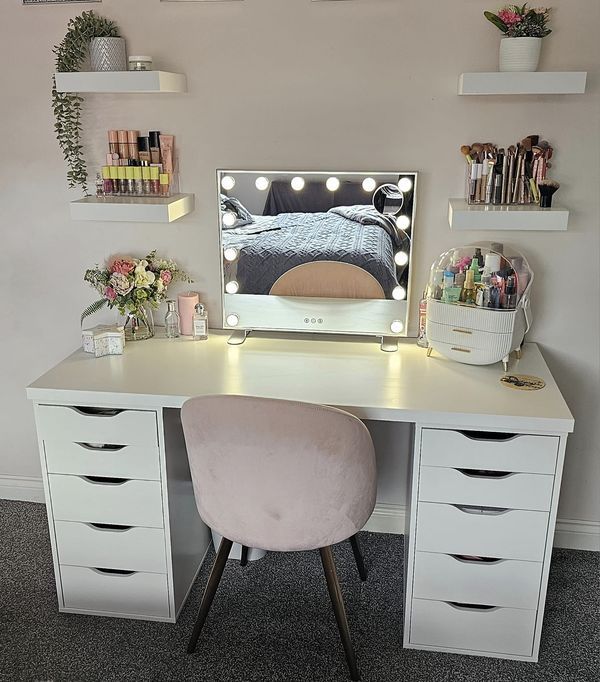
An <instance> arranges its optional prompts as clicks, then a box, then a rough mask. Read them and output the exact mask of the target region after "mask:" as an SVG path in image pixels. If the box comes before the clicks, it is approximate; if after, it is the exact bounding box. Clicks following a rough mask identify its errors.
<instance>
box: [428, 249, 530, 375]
mask: <svg viewBox="0 0 600 682" xmlns="http://www.w3.org/2000/svg"><path fill="white" fill-rule="evenodd" d="M476 249H479V250H480V252H481V255H482V257H483V258H484V259H485V261H486V262H490V263H491V262H494V263H497V264H498V266H499V267H498V272H499V274H498V275H497V282H500V280H501V279H502V277H501V275H502V274H507V273H512V274H507V277H514V279H515V280H516V289H515V291H516V292H515V293H514V294H503V295H502V296H503V298H501V299H499V301H501V302H502V304H503V305H504V306H505V307H498V308H490V307H489V306H484V305H473V304H466V303H461V302H460V301H456V302H447V300H442V297H444V291H443V285H441V284H440V274H439V273H444V279H448V280H449V279H450V278H451V275H452V274H453V269H455V268H456V264H460V263H463V264H464V263H465V261H466V260H467V259H468V257H469V255H473V253H474V252H475V250H476ZM511 252H512V253H514V254H515V255H514V256H510V257H507V256H504V255H502V254H500V253H499V252H497V251H494V250H492V249H491V245H490V244H489V243H486V244H474V245H469V246H466V247H459V248H457V249H452V250H451V251H448V252H446V253H445V254H442V255H441V256H440V257H439V258H438V259H437V260H436V261H435V262H434V263H433V265H432V267H431V277H430V282H429V288H428V294H427V316H426V336H427V342H428V344H429V349H428V355H431V352H432V351H433V350H435V351H437V352H438V353H440V355H443V356H444V357H447V358H449V359H450V360H456V362H461V363H464V364H467V365H491V364H494V363H496V362H500V361H502V362H503V364H504V368H505V371H506V369H507V367H508V359H509V355H510V353H511V352H512V351H517V352H519V351H520V348H521V345H522V343H523V339H524V337H525V334H526V333H527V331H528V330H529V327H530V324H531V312H530V308H529V292H530V287H531V283H532V281H533V272H532V271H531V269H530V267H529V265H528V263H527V261H526V259H525V257H524V256H522V255H521V254H520V253H518V252H515V251H514V250H512V251H511ZM488 254H492V255H491V256H488ZM486 256H487V258H486ZM484 272H485V269H484ZM456 276H458V277H461V275H460V274H459V273H457V275H456ZM495 277H496V275H495ZM461 279H462V277H461ZM484 286H485V284H481V283H480V282H479V283H477V284H476V287H477V288H478V289H483V287H484ZM447 293H448V294H449V290H448V292H447ZM448 297H449V296H446V297H445V298H446V299H447V298H448ZM513 297H514V298H513ZM480 302H481V300H480ZM507 303H508V304H510V305H511V307H510V308H508V307H506V306H507Z"/></svg>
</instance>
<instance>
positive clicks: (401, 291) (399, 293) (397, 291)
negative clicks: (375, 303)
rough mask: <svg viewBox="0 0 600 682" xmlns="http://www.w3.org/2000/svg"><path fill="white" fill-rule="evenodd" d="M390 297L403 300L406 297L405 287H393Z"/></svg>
mask: <svg viewBox="0 0 600 682" xmlns="http://www.w3.org/2000/svg"><path fill="white" fill-rule="evenodd" d="M392 298H393V299H394V300H395V301H403V300H404V299H405V298H406V289H405V288H404V287H403V286H397V287H394V289H393V291H392Z"/></svg>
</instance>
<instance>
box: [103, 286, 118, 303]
mask: <svg viewBox="0 0 600 682" xmlns="http://www.w3.org/2000/svg"><path fill="white" fill-rule="evenodd" d="M104 298H106V299H108V300H109V301H114V300H115V298H117V292H116V291H115V290H114V289H113V288H112V287H106V289H104Z"/></svg>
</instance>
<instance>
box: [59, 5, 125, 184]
mask: <svg viewBox="0 0 600 682" xmlns="http://www.w3.org/2000/svg"><path fill="white" fill-rule="evenodd" d="M118 37H119V29H118V28H117V25H116V24H115V23H114V22H113V21H110V20H109V19H105V18H104V17H101V16H99V15H98V14H96V13H95V12H93V11H92V10H90V11H89V12H83V14H81V15H80V16H78V17H74V18H73V19H71V20H70V21H69V23H68V25H67V33H66V35H65V37H64V38H63V39H62V41H61V43H60V44H59V45H55V46H54V49H53V52H54V54H55V55H56V60H55V65H56V71H59V72H63V71H78V70H79V68H80V67H81V66H82V64H83V62H84V60H85V58H86V57H87V54H88V48H89V44H90V40H91V39H92V38H118ZM82 102H83V97H81V96H80V95H79V94H78V93H76V92H57V91H56V79H55V78H54V76H52V109H53V111H54V117H55V119H56V122H55V124H54V130H55V132H56V139H57V140H58V144H59V145H60V148H61V150H62V153H63V156H64V158H65V161H66V162H67V166H68V169H69V170H68V171H67V180H68V183H69V187H81V189H82V190H83V193H84V194H87V167H86V163H85V159H84V158H83V155H82V153H81V149H82V145H81V104H82Z"/></svg>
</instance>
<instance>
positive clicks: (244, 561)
mask: <svg viewBox="0 0 600 682" xmlns="http://www.w3.org/2000/svg"><path fill="white" fill-rule="evenodd" d="M247 565H248V548H247V547H246V545H242V556H241V558H240V566H247Z"/></svg>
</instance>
